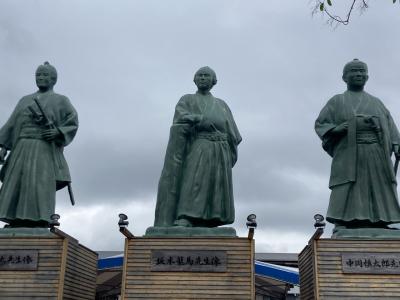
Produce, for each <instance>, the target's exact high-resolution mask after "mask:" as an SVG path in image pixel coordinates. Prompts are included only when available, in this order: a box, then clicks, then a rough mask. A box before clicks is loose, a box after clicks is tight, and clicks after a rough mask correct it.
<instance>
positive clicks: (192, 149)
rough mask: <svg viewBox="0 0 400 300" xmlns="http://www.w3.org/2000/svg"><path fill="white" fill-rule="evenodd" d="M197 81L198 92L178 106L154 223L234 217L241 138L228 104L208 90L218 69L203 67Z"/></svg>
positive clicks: (202, 223)
mask: <svg viewBox="0 0 400 300" xmlns="http://www.w3.org/2000/svg"><path fill="white" fill-rule="evenodd" d="M194 82H195V83H196V85H197V87H198V91H197V93H196V94H189V95H185V96H183V97H182V98H181V99H180V100H179V102H178V104H177V105H176V109H175V115H174V120H173V124H172V126H171V130H170V138H169V142H168V147H167V153H166V156H165V162H164V168H163V171H162V174H161V178H160V181H159V186H158V195H157V206H156V213H155V225H154V226H155V227H168V226H183V227H216V226H219V225H224V224H231V223H233V221H234V218H235V210H234V203H233V189H232V167H233V166H234V165H235V163H236V160H237V146H238V144H239V143H240V141H241V137H240V134H239V131H238V129H237V127H236V124H235V121H234V119H233V116H232V113H231V111H230V109H229V107H228V105H227V104H226V103H225V102H224V101H222V100H221V99H218V98H215V97H214V96H213V95H212V94H211V93H210V90H211V88H212V87H213V86H214V85H215V83H216V75H215V72H214V71H213V70H211V69H210V68H208V67H204V68H201V69H200V70H198V71H197V72H196V75H195V78H194Z"/></svg>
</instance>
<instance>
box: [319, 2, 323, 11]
mask: <svg viewBox="0 0 400 300" xmlns="http://www.w3.org/2000/svg"><path fill="white" fill-rule="evenodd" d="M319 10H320V11H324V3H323V2H322V3H321V4H320V5H319Z"/></svg>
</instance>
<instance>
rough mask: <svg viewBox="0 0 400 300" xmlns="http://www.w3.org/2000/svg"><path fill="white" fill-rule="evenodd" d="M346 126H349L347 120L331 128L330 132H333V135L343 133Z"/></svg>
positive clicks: (345, 130)
mask: <svg viewBox="0 0 400 300" xmlns="http://www.w3.org/2000/svg"><path fill="white" fill-rule="evenodd" d="M348 127H349V124H348V123H347V122H343V123H342V124H340V125H338V126H336V127H335V128H333V129H332V131H331V132H332V134H335V135H343V134H345V133H346V132H347V128H348Z"/></svg>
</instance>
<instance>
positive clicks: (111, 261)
mask: <svg viewBox="0 0 400 300" xmlns="http://www.w3.org/2000/svg"><path fill="white" fill-rule="evenodd" d="M123 264H124V255H123V254H120V255H116V256H111V257H106V258H101V259H99V260H98V261H97V269H98V270H104V269H112V268H119V267H122V265H123Z"/></svg>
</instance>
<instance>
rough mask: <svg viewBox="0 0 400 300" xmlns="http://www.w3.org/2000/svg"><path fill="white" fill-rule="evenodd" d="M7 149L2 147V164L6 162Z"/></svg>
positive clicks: (0, 154)
mask: <svg viewBox="0 0 400 300" xmlns="http://www.w3.org/2000/svg"><path fill="white" fill-rule="evenodd" d="M6 155H7V149H6V148H1V150H0V165H2V164H4V162H5V161H6Z"/></svg>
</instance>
